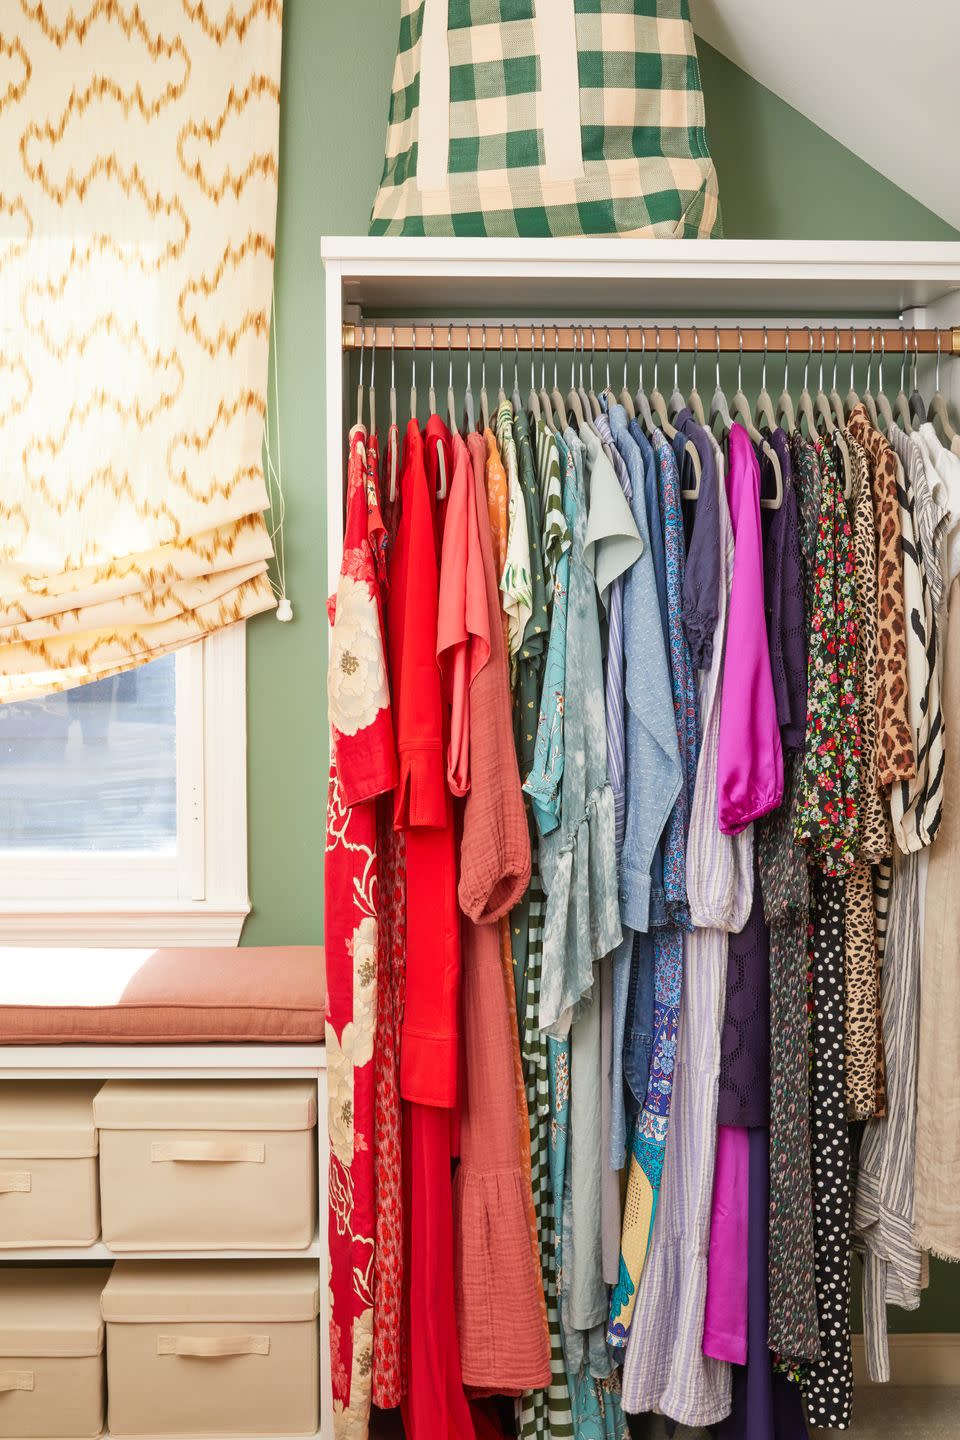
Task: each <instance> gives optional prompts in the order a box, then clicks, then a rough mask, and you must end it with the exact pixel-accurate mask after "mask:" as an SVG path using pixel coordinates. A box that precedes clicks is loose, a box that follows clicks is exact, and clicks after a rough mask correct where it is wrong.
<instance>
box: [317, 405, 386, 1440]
mask: <svg viewBox="0 0 960 1440" xmlns="http://www.w3.org/2000/svg"><path fill="white" fill-rule="evenodd" d="M365 441H366V436H365V434H364V432H363V431H362V430H361V429H360V428H359V427H358V428H356V429H355V430H353V431H352V433H351V436H350V458H349V464H348V475H347V506H346V525H345V532H344V547H343V559H342V563H341V570H340V578H339V582H338V584H337V593H336V597H335V599H334V600H332V601H331V603H330V607H329V609H330V618H331V622H332V625H333V632H332V636H331V642H330V660H329V667H328V672H327V689H328V697H329V705H330V721H331V747H330V752H331V764H330V791H329V798H328V805H327V838H326V855H325V865H324V897H325V925H324V940H325V946H326V965H327V1019H326V1048H327V1073H328V1079H329V1114H328V1123H329V1129H330V1180H329V1216H328V1227H329V1229H328V1234H329V1247H330V1291H331V1311H330V1357H331V1366H332V1380H333V1403H334V1433H335V1434H336V1435H337V1436H338V1440H339V1437H343V1440H347V1437H349V1436H352V1435H356V1434H357V1433H360V1432H362V1431H365V1430H366V1426H367V1423H368V1420H369V1416H370V1398H371V1366H372V1348H373V1235H374V1168H373V1135H374V1091H373V1064H372V1060H373V1052H374V1044H375V1034H376V1013H377V947H378V936H377V929H378V918H379V914H378V893H377V880H378V876H377V807H376V796H377V795H379V794H382V793H383V792H384V791H388V790H390V789H391V788H392V786H393V785H394V784H395V782H396V778H397V761H396V752H395V749H394V734H393V722H392V717H391V709H390V690H389V686H388V682H387V666H386V658H385V653H384V637H383V617H382V593H381V578H382V542H383V539H384V535H385V532H384V528H383V522H382V520H381V518H380V511H379V502H378V498H377V490H376V484H375V480H374V483H368V481H369V477H368V474H367V454H366V444H365Z"/></svg>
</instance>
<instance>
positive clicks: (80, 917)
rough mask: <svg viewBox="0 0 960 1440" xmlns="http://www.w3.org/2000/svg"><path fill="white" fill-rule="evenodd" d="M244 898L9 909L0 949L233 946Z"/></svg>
mask: <svg viewBox="0 0 960 1440" xmlns="http://www.w3.org/2000/svg"><path fill="white" fill-rule="evenodd" d="M249 913H250V902H249V900H247V899H242V900H239V899H238V900H237V901H235V902H233V903H232V904H216V905H213V904H208V903H207V902H206V901H202V900H201V901H194V902H192V903H178V902H177V901H171V902H170V903H169V904H164V903H163V902H162V901H161V902H156V903H150V904H147V905H144V904H140V905H134V904H131V905H104V904H103V903H102V902H101V903H95V904H89V905H79V904H78V905H70V906H59V905H58V906H54V907H50V906H43V905H36V904H33V905H30V904H26V905H11V904H9V902H8V903H7V904H6V905H4V906H3V907H2V908H0V945H26V946H37V945H76V946H90V945H107V946H113V945H133V946H140V945H148V946H150V947H152V948H154V949H159V948H161V947H163V946H165V945H171V946H173V945H224V946H231V945H237V944H238V943H239V941H240V932H241V931H242V929H243V922H244V920H245V919H246V918H247V916H248V914H249Z"/></svg>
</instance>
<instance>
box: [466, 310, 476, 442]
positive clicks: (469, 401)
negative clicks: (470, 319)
mask: <svg viewBox="0 0 960 1440" xmlns="http://www.w3.org/2000/svg"><path fill="white" fill-rule="evenodd" d="M472 370H473V351H472V350H471V348H470V325H469V323H468V325H467V388H466V390H465V391H464V396H463V425H464V429H465V430H466V432H467V434H468V435H469V434H471V433H472V432H473V431H474V430H476V428H477V417H476V412H475V410H474V405H473V380H472V374H471V372H472Z"/></svg>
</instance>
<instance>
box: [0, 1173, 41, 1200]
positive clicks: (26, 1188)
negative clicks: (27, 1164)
mask: <svg viewBox="0 0 960 1440" xmlns="http://www.w3.org/2000/svg"><path fill="white" fill-rule="evenodd" d="M32 1189H33V1176H32V1175H31V1173H30V1171H29V1170H0V1195H29V1194H30V1191H31V1190H32Z"/></svg>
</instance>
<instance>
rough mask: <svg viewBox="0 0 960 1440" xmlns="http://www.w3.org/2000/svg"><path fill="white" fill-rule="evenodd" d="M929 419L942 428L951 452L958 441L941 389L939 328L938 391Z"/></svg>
mask: <svg viewBox="0 0 960 1440" xmlns="http://www.w3.org/2000/svg"><path fill="white" fill-rule="evenodd" d="M928 419H929V421H930V423H931V424H932V425H939V426H940V434H941V435H942V436H943V443H944V444H945V445H946V447H947V449H948V450H949V449H950V448H951V446H952V445H953V444H954V442H955V441H956V439H957V432H956V430H955V429H954V428H953V425H952V424H951V423H950V412H949V410H948V409H947V402H946V400H945V399H944V397H943V392H942V391H941V389H940V327H939V325H938V326H937V379H936V390H935V391H934V395H933V399H932V400H931V401H930V409H929V411H928Z"/></svg>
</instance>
